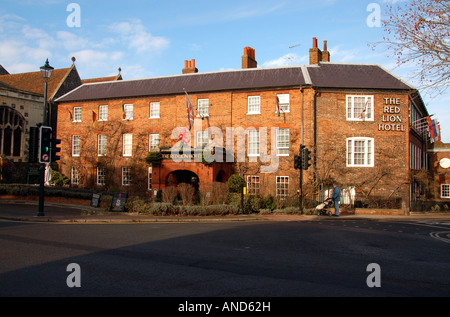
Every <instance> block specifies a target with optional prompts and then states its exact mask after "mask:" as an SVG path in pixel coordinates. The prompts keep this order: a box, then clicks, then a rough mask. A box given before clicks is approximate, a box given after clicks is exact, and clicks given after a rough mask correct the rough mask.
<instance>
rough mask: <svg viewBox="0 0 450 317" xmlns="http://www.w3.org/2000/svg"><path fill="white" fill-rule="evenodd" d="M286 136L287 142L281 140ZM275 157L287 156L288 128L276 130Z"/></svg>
mask: <svg viewBox="0 0 450 317" xmlns="http://www.w3.org/2000/svg"><path fill="white" fill-rule="evenodd" d="M286 135H287V140H281V138H282V137H283V136H284V137H285V136H286ZM285 152H287V153H285ZM277 156H289V128H277Z"/></svg>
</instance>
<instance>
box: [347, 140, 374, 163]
mask: <svg viewBox="0 0 450 317" xmlns="http://www.w3.org/2000/svg"><path fill="white" fill-rule="evenodd" d="M356 142H358V144H360V143H361V142H362V146H360V148H359V149H358V150H359V151H356V145H355V143H356ZM346 147H347V152H346V161H347V162H346V163H347V166H348V167H373V166H374V161H375V154H374V152H375V141H374V139H373V138H366V137H354V138H347V140H346ZM361 149H362V151H361ZM355 161H357V162H355ZM361 161H362V162H361Z"/></svg>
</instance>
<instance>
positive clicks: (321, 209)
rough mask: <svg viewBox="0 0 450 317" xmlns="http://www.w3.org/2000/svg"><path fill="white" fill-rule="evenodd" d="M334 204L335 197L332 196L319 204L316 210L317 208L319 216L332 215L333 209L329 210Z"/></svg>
mask: <svg viewBox="0 0 450 317" xmlns="http://www.w3.org/2000/svg"><path fill="white" fill-rule="evenodd" d="M332 205H333V199H332V198H327V199H325V201H324V202H323V203H321V204H319V205H317V207H316V210H317V215H318V216H325V215H328V216H331V214H332V213H331V210H329V209H328V208H330V207H331V206H332Z"/></svg>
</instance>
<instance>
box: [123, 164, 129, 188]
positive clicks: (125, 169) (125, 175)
mask: <svg viewBox="0 0 450 317" xmlns="http://www.w3.org/2000/svg"><path fill="white" fill-rule="evenodd" d="M122 185H123V186H130V185H131V167H129V166H126V167H122Z"/></svg>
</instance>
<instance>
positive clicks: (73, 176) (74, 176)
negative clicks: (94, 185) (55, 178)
mask: <svg viewBox="0 0 450 317" xmlns="http://www.w3.org/2000/svg"><path fill="white" fill-rule="evenodd" d="M70 182H71V183H72V185H78V184H79V183H80V167H79V166H72V168H71V170H70Z"/></svg>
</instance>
